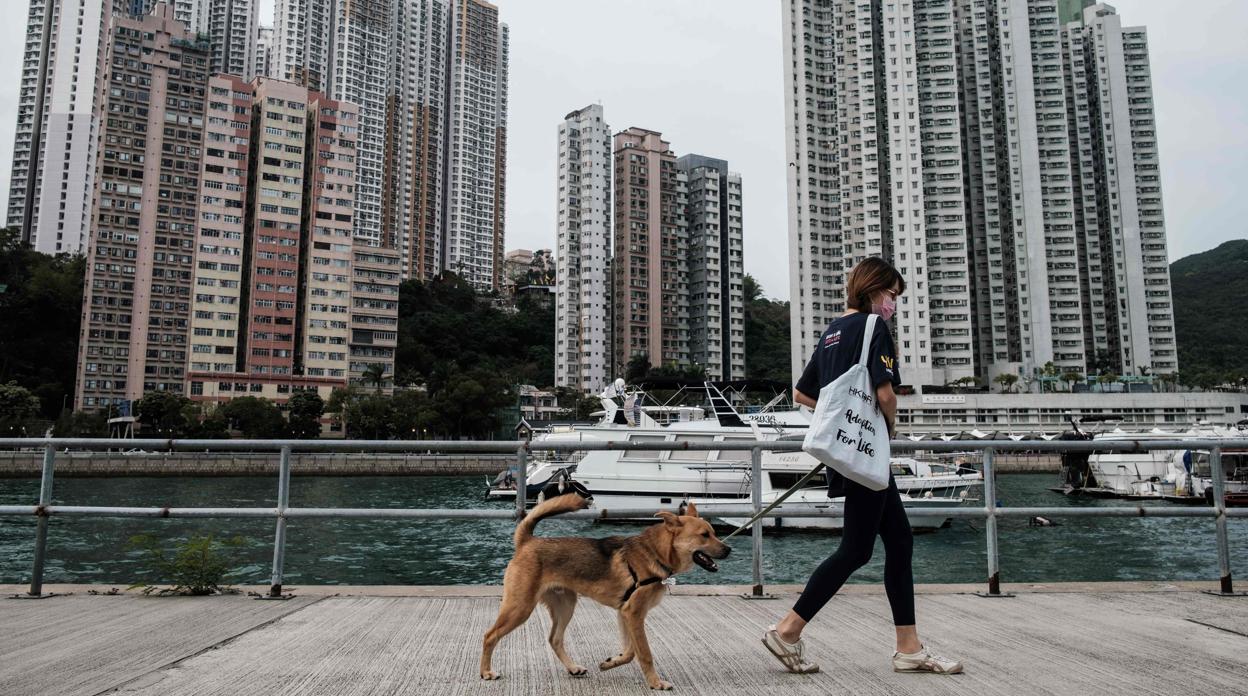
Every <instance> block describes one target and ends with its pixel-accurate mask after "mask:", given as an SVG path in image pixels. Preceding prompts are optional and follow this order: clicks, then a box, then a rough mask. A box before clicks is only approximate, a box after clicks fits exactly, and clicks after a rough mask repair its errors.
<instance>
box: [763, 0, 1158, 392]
mask: <svg viewBox="0 0 1248 696" xmlns="http://www.w3.org/2000/svg"><path fill="white" fill-rule="evenodd" d="M1090 5H1091V3H1089V2H1078V1H1076V2H1068V1H1060V2H1059V0H987V1H986V2H984V1H979V0H898V1H897V2H881V1H880V0H871V1H870V2H852V1H850V0H788V2H786V5H785V20H784V21H785V24H786V31H785V56H786V60H787V61H788V69H787V70H786V93H787V94H789V95H790V97H789V98H787V99H786V117H787V125H788V131H787V132H788V133H789V134H790V137H789V138H788V155H789V162H790V169H789V171H790V180H789V191H790V210H789V243H790V277H791V295H792V312H793V317H792V336H791V338H792V345H793V368H794V373H795V374H797V373H798V372H800V370H801V367H802V365H804V363H805V361H806V360H807V358H808V356H809V355H810V353H811V351H812V350H813V348H814V342H815V340H816V339H817V337H818V336H819V335H820V333H821V332H822V330H823V328H824V327H825V326H826V325H827V323H828V322H829V321H830V320H831V319H832V318H833V317H835V316H837V315H838V314H839V313H840V312H842V311H843V310H844V308H845V298H844V284H845V276H846V274H847V273H848V272H849V270H850V269H851V268H852V267H853V265H854V264H855V263H857V262H858V261H860V260H862V258H865V257H866V256H882V257H884V258H886V259H888V260H890V261H891V262H893V263H894V264H895V265H896V266H897V267H898V268H899V270H901V271H902V273H903V275H904V276H905V277H906V278H907V282H908V289H907V292H906V293H905V294H904V295H903V296H902V299H901V302H900V304H899V306H898V312H897V316H896V319H895V320H894V321H893V322H892V323H893V324H894V326H893V330H894V331H895V333H896V339H897V342H898V349H899V351H900V357H901V365H902V374H903V376H904V378H905V379H906V381H907V383H911V384H915V385H920V386H921V385H925V384H938V385H939V384H945V383H948V382H950V381H953V380H957V379H960V378H963V377H977V378H979V379H981V380H984V381H987V380H991V379H993V378H995V377H996V376H997V375H999V374H1002V373H1011V374H1019V375H1032V374H1034V373H1035V371H1036V370H1037V369H1039V368H1040V367H1041V366H1043V365H1045V364H1046V363H1049V362H1052V363H1054V365H1056V366H1057V368H1058V369H1059V370H1064V371H1065V370H1075V371H1079V372H1089V373H1090V371H1091V370H1092V369H1093V367H1094V365H1095V366H1100V369H1113V370H1117V371H1119V372H1120V373H1124V374H1140V373H1141V372H1142V371H1144V370H1147V371H1151V372H1168V371H1173V370H1174V369H1175V368H1176V365H1175V361H1174V356H1173V321H1172V319H1171V318H1170V314H1171V312H1170V308H1169V278H1168V273H1167V270H1166V266H1165V254H1164V244H1165V242H1164V221H1163V219H1162V216H1161V203H1160V192H1159V189H1158V186H1157V185H1156V173H1157V170H1156V141H1155V127H1154V125H1153V123H1152V116H1151V114H1152V109H1151V88H1150V87H1149V86H1148V77H1147V70H1148V68H1147V52H1146V51H1147V47H1146V39H1145V37H1144V32H1143V30H1142V29H1128V30H1122V29H1121V27H1120V25H1119V24H1118V20H1117V17H1116V15H1114V13H1113V10H1112V8H1109V7H1108V6H1106V5H1096V6H1093V7H1088V9H1086V10H1084V9H1083V8H1084V7H1085V6H1090ZM1113 27H1118V29H1117V30H1115V29H1114V28H1113ZM1098 41H1099V42H1100V47H1099V48H1098V47H1097V44H1096V42H1098ZM1098 50H1099V51H1100V52H1101V54H1103V55H1105V56H1106V58H1107V60H1110V61H1113V60H1115V59H1114V58H1113V55H1117V56H1118V58H1117V59H1116V60H1117V62H1116V63H1114V64H1113V65H1110V64H1109V63H1106V64H1104V65H1103V70H1102V71H1101V72H1100V73H1099V75H1092V74H1091V73H1092V72H1095V71H1092V70H1091V69H1090V66H1091V65H1092V62H1091V60H1090V58H1091V57H1093V54H1094V53H1096V52H1097V51H1098ZM1096 57H1097V58H1098V59H1099V56H1096ZM1093 78H1097V79H1095V80H1094V79H1093ZM1098 80H1099V81H1098ZM1114 85H1116V86H1114ZM1129 90H1131V91H1130V96H1128V91H1129ZM1112 95H1118V98H1119V102H1120V103H1118V104H1117V107H1118V108H1117V109H1115V108H1114V104H1113V103H1112V100H1113V99H1114V97H1113V96H1112ZM1107 99H1108V100H1109V103H1108V104H1107V103H1106V100H1107ZM1128 100H1134V101H1128ZM1128 104H1130V106H1131V107H1132V108H1135V109H1138V110H1137V111H1128ZM1107 114H1108V115H1109V116H1108V117H1111V118H1117V119H1118V122H1117V123H1115V124H1113V125H1112V126H1111V128H1110V129H1105V128H1101V127H1100V126H1099V122H1100V121H1102V120H1103V119H1105V118H1106V117H1107ZM1092 121H1097V122H1098V126H1096V127H1094V126H1093V124H1092ZM1098 128H1099V130H1098ZM1106 133H1109V134H1111V138H1113V140H1107V139H1106V137H1105V134H1106ZM1107 142H1113V143H1115V144H1114V145H1113V147H1110V146H1107V145H1105V143H1107ZM1098 143H1099V144H1098ZM1098 148H1099V149H1098ZM1114 148H1117V149H1116V150H1115V149H1114ZM1128 155H1129V156H1128ZM1124 156H1125V157H1126V158H1125V159H1124ZM1113 163H1116V166H1117V167H1119V168H1122V169H1123V170H1124V171H1122V172H1120V173H1119V174H1120V176H1115V177H1114V178H1113V180H1112V181H1111V180H1110V179H1109V178H1108V176H1104V177H1102V175H1101V173H1102V172H1105V173H1107V174H1108V173H1110V172H1109V168H1110V165H1111V164H1113ZM1141 165H1143V166H1141ZM1098 177H1101V178H1098ZM1120 181H1121V182H1122V183H1119V182H1120ZM1110 187H1113V188H1114V189H1115V190H1110ZM1117 189H1131V190H1132V192H1133V195H1134V196H1136V197H1137V198H1142V199H1145V200H1147V201H1149V203H1148V205H1147V210H1148V212H1147V214H1146V218H1140V217H1139V216H1138V215H1137V216H1135V217H1132V216H1131V215H1130V214H1129V213H1127V212H1126V210H1125V206H1126V204H1125V203H1120V202H1118V198H1117V196H1119V195H1123V193H1122V191H1121V190H1117ZM1140 189H1142V191H1141V190H1140ZM1119 206H1123V207H1124V210H1122V211H1119ZM1145 219H1146V221H1147V222H1148V223H1149V224H1148V226H1147V227H1145V226H1144V220H1145ZM1106 221H1107V222H1108V224H1109V228H1108V229H1107V228H1106V227H1105V223H1106ZM1115 223H1116V224H1117V227H1114V225H1115ZM1145 229H1147V230H1148V232H1149V233H1150V234H1151V235H1152V236H1151V237H1150V238H1148V239H1145V238H1144V237H1142V236H1141V235H1142V234H1143V230H1145ZM1114 244H1117V245H1118V246H1116V247H1115V246H1114ZM1111 249H1113V250H1116V251H1119V252H1120V254H1119V256H1117V257H1116V259H1115V261H1114V263H1119V262H1120V263H1121V264H1122V265H1121V266H1119V267H1118V270H1119V271H1120V272H1119V274H1118V275H1116V276H1114V275H1112V274H1110V273H1108V272H1107V267H1108V264H1109V263H1110V262H1109V257H1108V254H1109V253H1110V252H1109V250H1111ZM1146 255H1147V256H1149V257H1151V258H1150V260H1147V261H1146V260H1145V259H1144V258H1143V257H1144V256H1146ZM1159 259H1160V260H1159ZM1119 288H1121V291H1120V290H1119ZM1132 288H1135V290H1132ZM1150 291H1151V292H1152V293H1153V294H1152V295H1148V294H1146V293H1147V292H1150ZM1132 292H1134V294H1132ZM1104 298H1113V299H1112V300H1110V301H1104ZM1113 300H1117V301H1116V302H1114V301H1113ZM1109 304H1116V305H1117V306H1116V307H1113V308H1111V307H1109V306H1108V305H1109ZM1132 312H1134V313H1132ZM1128 345H1129V346H1133V348H1129V347H1128ZM1141 347H1143V352H1141ZM1105 355H1108V358H1105V357H1104V356H1105ZM1142 355H1146V356H1147V357H1146V358H1145V357H1141V356H1142ZM1105 363H1108V364H1109V366H1108V367H1106V366H1105Z"/></svg>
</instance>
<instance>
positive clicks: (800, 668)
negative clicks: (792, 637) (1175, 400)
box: [763, 626, 819, 674]
mask: <svg viewBox="0 0 1248 696" xmlns="http://www.w3.org/2000/svg"><path fill="white" fill-rule="evenodd" d="M763 645H765V646H767V650H768V651H769V652H770V653H771V654H772V655H775V656H776V659H777V660H780V663H781V664H783V665H784V668H785V669H787V670H789V671H790V672H792V673H794V674H814V673H815V672H818V671H819V665H817V664H815V663H813V662H807V661H806V659H805V657H803V653H804V652H805V651H806V645H805V643H803V642H802V641H801V640H798V641H797V642H796V643H786V642H784V641H783V640H781V638H780V634H779V633H778V632H776V627H775V626H768V627H767V632H766V633H764V634H763Z"/></svg>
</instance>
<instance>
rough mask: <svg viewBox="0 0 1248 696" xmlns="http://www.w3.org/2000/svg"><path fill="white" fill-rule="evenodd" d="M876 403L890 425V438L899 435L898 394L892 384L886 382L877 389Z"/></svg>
mask: <svg viewBox="0 0 1248 696" xmlns="http://www.w3.org/2000/svg"><path fill="white" fill-rule="evenodd" d="M875 403H876V404H877V405H878V406H879V409H880V413H882V414H884V420H885V421H886V422H887V423H888V436H889V437H890V438H891V437H894V436H896V435H897V425H896V423H897V394H896V392H894V391H893V383H892V382H884V383H882V384H880V386H878V387H876V388H875Z"/></svg>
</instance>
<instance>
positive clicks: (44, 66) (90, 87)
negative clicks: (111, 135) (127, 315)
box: [8, 0, 133, 254]
mask: <svg viewBox="0 0 1248 696" xmlns="http://www.w3.org/2000/svg"><path fill="white" fill-rule="evenodd" d="M125 9H126V7H125V6H124V5H123V4H114V3H113V2H112V1H111V0H30V6H29V12H28V14H27V18H26V20H27V23H26V44H25V51H24V52H23V55H22V74H21V78H20V85H21V86H20V89H19V92H18V103H17V128H16V134H15V136H14V144H13V167H12V175H11V178H10V181H9V207H8V225H10V226H13V227H17V228H18V229H19V230H20V232H21V236H22V239H23V240H25V241H27V242H29V243H30V244H31V245H32V246H33V247H34V248H35V249H37V250H39V251H42V252H45V253H49V254H54V253H60V252H67V253H77V252H82V251H84V250H85V249H86V247H87V238H88V236H89V234H90V232H89V231H90V229H91V227H92V225H91V216H92V210H91V205H92V202H91V201H92V193H93V191H94V188H95V165H96V159H97V155H98V148H99V143H100V133H101V132H102V130H103V129H104V127H105V123H104V120H103V114H102V111H101V106H102V102H103V99H104V93H105V90H106V89H107V85H106V84H105V80H104V79H103V77H104V73H105V71H106V70H107V60H108V36H109V34H110V33H111V32H112V22H113V14H114V12H117V13H124V12H125ZM122 60H123V61H124V60H126V59H125V58H123V59H122ZM118 88H120V89H125V88H124V87H120V86H118ZM131 89H133V87H131Z"/></svg>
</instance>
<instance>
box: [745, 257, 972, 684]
mask: <svg viewBox="0 0 1248 696" xmlns="http://www.w3.org/2000/svg"><path fill="white" fill-rule="evenodd" d="M905 289H906V281H905V280H904V279H903V278H902V277H901V274H900V273H898V272H897V269H895V268H893V266H892V265H890V264H889V263H888V262H886V261H884V260H883V259H880V258H878V257H869V258H866V259H864V260H862V261H860V262H859V263H858V265H856V266H854V268H853V270H852V271H850V273H849V279H848V284H847V287H846V297H847V301H846V304H847V305H848V306H849V309H848V311H846V312H845V314H843V315H842V316H840V317H838V318H837V319H834V320H833V321H832V323H831V324H829V325H828V328H827V330H825V331H824V332H823V335H822V336H821V337H820V339H819V343H818V345H816V346H815V352H814V355H812V356H811V358H810V362H809V363H808V364H807V365H806V369H805V370H804V371H803V372H802V376H801V379H799V380H798V381H797V384H796V386H795V388H794V390H793V399H794V401H796V402H797V403H799V404H803V405H806V406H809V407H811V408H814V406H815V404H816V400H817V398H818V396H819V391H820V390H821V389H822V388H823V387H824V386H826V385H828V384H831V383H832V382H833V381H835V380H836V378H837V377H840V376H841V375H842V374H844V373H845V372H846V371H848V370H849V368H850V367H851V366H853V365H855V364H856V363H857V362H858V356H859V355H860V354H861V352H862V341H863V336H864V333H865V329H866V324H867V316H868V315H869V314H870V313H875V314H878V315H880V317H881V318H882V319H883V320H884V321H888V320H890V319H891V318H892V317H893V314H894V313H895V312H896V310H897V297H898V296H899V295H901V294H902V293H903V292H904V291H905ZM868 360H869V370H870V373H871V383H872V386H874V387H875V392H876V399H877V401H876V403H877V406H878V407H879V409H880V411H881V412H882V413H883V414H884V417H885V419H886V420H887V421H888V430H889V435H890V436H894V437H895V435H896V414H897V396H896V394H895V392H894V387H895V386H899V385H900V384H901V375H900V373H899V371H898V369H897V351H896V349H895V347H894V345H893V338H892V336H891V335H890V333H889V331H888V329H887V327H885V326H884V325H882V324H881V323H880V322H877V323H876V329H875V331H874V333H873V335H872V337H871V348H870V352H869V356H868ZM828 475H829V491H828V494H829V496H830V497H835V496H841V495H844V497H845V521H844V529H843V530H842V534H841V543H840V546H839V547H838V548H837V550H836V552H835V553H833V554H832V555H831V556H829V557H828V558H827V560H825V561H823V563H821V564H820V565H819V567H818V568H816V569H815V572H814V573H812V574H811V576H810V579H809V580H808V581H807V583H806V588H805V589H804V590H803V591H802V594H801V596H800V597H799V598H798V600H797V602H796V603H795V604H794V605H793V608H792V609H791V610H790V611H789V612H788V614H786V615H785V616H784V618H783V619H781V620H780V621H779V622H778V623H776V624H774V625H772V626H770V627H768V629H767V632H766V633H765V634H763V644H764V645H765V646H767V649H768V650H769V651H770V652H771V653H772V654H773V655H775V656H776V657H777V658H778V659H779V660H780V662H781V663H783V664H784V666H785V668H787V669H788V670H789V671H790V672H797V673H803V674H809V673H812V672H817V671H819V666H818V665H817V664H815V663H814V662H811V661H810V660H808V659H807V656H806V651H805V644H804V643H803V642H802V630H803V629H804V628H805V627H806V624H807V623H809V622H810V621H811V620H812V619H814V618H815V615H816V614H817V613H818V612H819V610H820V609H822V608H823V606H824V605H825V604H827V602H828V600H830V599H832V596H833V595H835V594H836V592H837V591H838V590H839V589H841V586H842V585H843V584H845V581H846V580H848V579H849V576H850V575H851V574H853V573H854V571H856V570H858V569H859V568H861V567H862V566H864V565H866V563H867V562H868V561H869V560H871V552H872V550H873V549H874V548H875V537H876V536H877V535H878V536H880V538H882V539H883V541H884V554H885V557H884V588H885V591H886V592H887V594H888V602H889V605H890V606H891V608H892V614H893V624H894V626H895V628H896V632H897V650H896V652H894V653H893V669H894V670H896V671H899V672H935V673H939V674H954V673H957V672H961V671H962V664H961V663H960V662H957V661H955V660H950V659H947V658H944V657H940V656H938V655H935V654H933V653H932V652H931V651H930V650H928V649H927V647H926V646H925V645H924V644H923V643H922V642H921V641H920V640H919V634H918V630H917V628H916V627H915V618H914V576H913V573H912V571H911V565H910V558H911V552H912V549H913V536H912V534H911V531H910V522H909V520H907V519H906V510H905V508H904V507H903V506H902V501H901V494H900V493H899V492H898V490H897V482H896V481H895V480H893V479H892V477H891V476H890V477H889V485H888V488H886V489H885V490H882V491H873V490H871V489H869V488H867V487H865V486H862V485H860V484H858V483H854V482H853V481H849V480H847V479H845V478H844V477H842V476H840V475H839V474H835V473H833V472H832V471H831V470H828Z"/></svg>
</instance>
